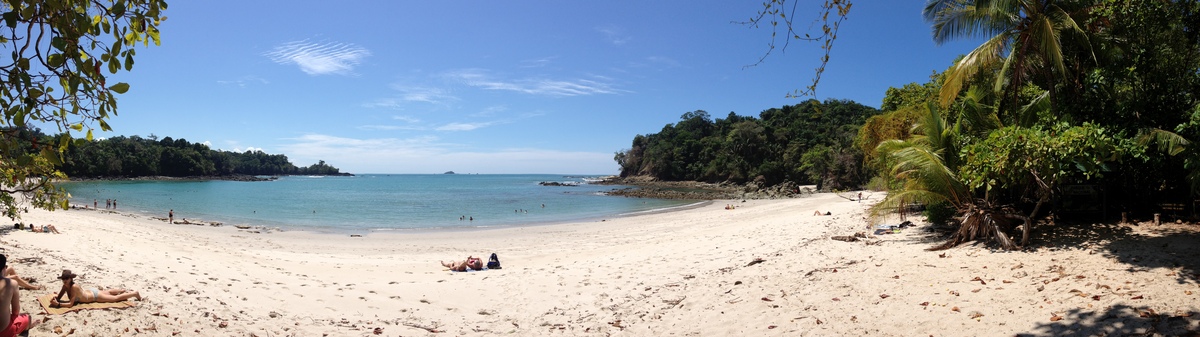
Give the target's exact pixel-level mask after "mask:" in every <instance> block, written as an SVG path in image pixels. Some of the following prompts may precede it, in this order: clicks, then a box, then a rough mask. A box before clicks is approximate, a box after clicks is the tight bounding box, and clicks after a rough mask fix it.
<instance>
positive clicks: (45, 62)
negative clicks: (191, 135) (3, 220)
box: [0, 0, 167, 218]
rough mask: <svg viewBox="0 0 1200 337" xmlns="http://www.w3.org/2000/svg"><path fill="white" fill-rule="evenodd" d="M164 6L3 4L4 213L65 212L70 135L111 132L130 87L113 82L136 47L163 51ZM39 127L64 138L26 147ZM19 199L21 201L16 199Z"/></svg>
mask: <svg viewBox="0 0 1200 337" xmlns="http://www.w3.org/2000/svg"><path fill="white" fill-rule="evenodd" d="M166 8H167V4H166V2H165V1H163V0H119V1H98V0H56V1H37V0H35V1H16V0H2V1H0V18H2V19H3V23H2V26H0V49H3V51H4V52H3V54H4V55H5V57H4V59H3V60H2V61H0V78H2V79H3V85H0V112H2V113H3V117H2V118H0V128H4V130H3V131H0V153H2V154H3V156H0V212H3V214H4V215H5V216H7V217H9V218H15V217H17V216H18V214H19V213H18V212H17V211H18V210H19V209H20V208H21V207H20V206H19V205H18V200H20V199H23V201H22V202H25V203H28V204H30V205H32V206H33V207H37V208H46V209H53V208H65V207H66V206H67V195H66V192H64V191H63V190H62V189H60V188H56V187H55V186H54V181H55V180H56V179H59V178H62V177H63V175H62V172H60V171H59V170H58V165H59V164H61V162H62V161H61V158H60V155H61V153H62V151H64V150H66V148H67V146H68V144H69V143H71V142H72V139H73V138H74V137H73V136H72V135H71V134H70V132H85V135H84V136H83V137H84V138H86V139H91V136H92V129H93V128H94V127H99V128H100V129H101V130H109V126H108V124H107V123H106V122H105V120H106V119H108V118H109V117H110V116H113V115H116V113H117V100H116V94H122V93H125V92H126V91H127V90H129V88H130V86H129V84H126V83H111V82H109V81H107V79H108V76H109V75H115V74H118V73H119V72H121V71H131V70H132V69H133V65H134V56H135V55H136V49H135V47H137V46H139V45H141V46H149V45H150V43H154V45H158V44H159V30H158V25H159V24H160V23H161V22H162V20H164V19H165V18H166V17H165V16H163V11H164V10H166ZM31 125H41V126H44V127H54V128H57V129H58V130H57V131H58V132H62V134H61V136H59V137H56V138H54V139H50V140H48V141H44V142H40V143H37V144H32V148H28V149H26V148H23V145H22V144H21V141H22V140H23V139H25V140H27V139H29V138H22V136H23V135H22V131H21V130H22V129H23V128H25V127H26V126H31ZM18 197H21V198H20V199H18Z"/></svg>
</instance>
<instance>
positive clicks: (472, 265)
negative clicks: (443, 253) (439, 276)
mask: <svg viewBox="0 0 1200 337" xmlns="http://www.w3.org/2000/svg"><path fill="white" fill-rule="evenodd" d="M438 262H441V263H442V267H446V268H450V270H452V271H467V269H468V268H469V269H471V270H483V259H480V258H477V257H474V256H467V260H465V261H450V262H443V261H438Z"/></svg>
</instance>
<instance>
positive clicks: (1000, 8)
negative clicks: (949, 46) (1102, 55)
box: [924, 0, 1094, 107]
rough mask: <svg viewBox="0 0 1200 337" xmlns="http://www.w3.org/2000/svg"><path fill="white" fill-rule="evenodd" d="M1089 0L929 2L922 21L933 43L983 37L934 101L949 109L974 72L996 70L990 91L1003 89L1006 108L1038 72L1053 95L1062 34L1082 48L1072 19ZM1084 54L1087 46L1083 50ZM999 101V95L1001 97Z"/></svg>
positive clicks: (1062, 69) (1062, 67) (1059, 71)
mask: <svg viewBox="0 0 1200 337" xmlns="http://www.w3.org/2000/svg"><path fill="white" fill-rule="evenodd" d="M1090 1H1091V0H929V1H928V2H926V4H925V10H924V15H925V20H926V21H929V22H931V23H933V40H934V41H935V42H936V43H938V44H942V43H944V42H946V41H950V40H954V39H958V38H969V37H987V40H986V41H984V43H983V44H981V45H980V46H979V47H976V48H975V49H974V50H972V51H971V52H970V53H967V55H966V56H964V57H963V58H962V59H961V60H959V61H958V62H957V63H956V64H955V65H954V66H953V67H951V68H950V70H949V71H947V74H946V77H945V80H944V83H943V84H942V91H941V94H940V101H941V104H942V106H949V104H950V102H952V101H953V100H954V99H955V98H956V97H958V94H959V92H960V91H962V89H963V87H964V86H967V85H968V83H969V82H970V81H973V80H975V77H976V75H977V74H980V73H982V72H987V71H991V70H994V69H997V68H999V71H998V73H997V74H996V76H995V83H994V84H993V90H994V91H995V92H997V93H1004V90H1005V89H1006V88H1007V90H1008V91H1007V93H1008V97H1011V99H1012V106H1014V107H1015V106H1016V93H1015V91H1016V89H1017V88H1020V87H1021V85H1022V84H1024V83H1025V82H1026V80H1028V79H1029V78H1031V77H1033V76H1034V75H1038V74H1041V75H1042V76H1044V77H1045V80H1046V83H1047V84H1048V85H1049V88H1047V90H1048V91H1050V92H1051V95H1053V91H1054V88H1053V83H1055V80H1054V79H1055V76H1056V75H1058V76H1062V75H1065V74H1066V72H1067V71H1066V66H1065V64H1064V62H1063V58H1064V56H1063V44H1062V42H1063V35H1064V34H1063V33H1064V32H1074V33H1075V34H1076V35H1077V36H1078V37H1080V38H1081V39H1082V41H1083V42H1084V43H1085V44H1087V39H1088V38H1087V34H1086V33H1085V32H1084V30H1083V29H1082V28H1081V27H1080V25H1079V23H1078V22H1079V21H1080V20H1077V18H1076V17H1077V16H1080V15H1082V14H1085V13H1086V12H1087V11H1086V10H1084V9H1086V8H1088V7H1089V6H1090ZM1087 48H1088V49H1089V50H1090V45H1089V46H1088V47H1087ZM1093 58H1094V57H1093ZM1001 97H1004V96H1003V95H1001Z"/></svg>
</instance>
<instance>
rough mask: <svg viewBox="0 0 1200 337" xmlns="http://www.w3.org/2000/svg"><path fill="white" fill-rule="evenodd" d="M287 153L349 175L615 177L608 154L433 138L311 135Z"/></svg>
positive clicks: (285, 148)
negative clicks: (472, 145)
mask: <svg viewBox="0 0 1200 337" xmlns="http://www.w3.org/2000/svg"><path fill="white" fill-rule="evenodd" d="M289 140H290V141H292V144H289V145H284V146H283V152H284V153H287V154H288V158H290V159H291V160H292V162H296V163H309V162H312V163H315V162H317V160H325V162H326V163H329V164H330V165H333V166H334V167H338V168H340V169H342V171H343V172H350V173H442V172H445V171H455V172H460V173H560V174H614V173H616V171H617V165H616V163H615V162H614V161H613V159H612V156H613V155H612V153H609V152H603V153H598V152H573V151H557V150H546V149H532V148H501V149H496V150H487V149H466V148H464V146H462V145H455V144H447V143H441V142H440V140H439V138H437V137H432V136H425V137H413V138H405V139H399V138H376V139H355V138H344V137H335V136H329V135H319V134H310V135H305V136H302V137H299V138H295V139H289Z"/></svg>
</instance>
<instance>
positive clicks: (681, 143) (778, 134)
mask: <svg viewBox="0 0 1200 337" xmlns="http://www.w3.org/2000/svg"><path fill="white" fill-rule="evenodd" d="M878 113H879V110H877V109H875V108H872V107H869V106H865V105H862V104H858V103H855V102H852V101H845V100H826V101H825V102H820V101H816V100H809V101H807V102H804V103H801V104H797V105H789V106H783V107H781V108H772V109H768V110H765V111H763V112H761V113H760V114H759V117H758V118H755V117H749V116H739V115H737V114H735V113H733V112H730V113H729V115H728V116H726V117H725V118H717V119H716V120H713V119H712V118H711V117H709V115H708V113H707V112H705V111H703V110H700V111H693V112H689V113H686V114H683V116H682V117H681V118H680V121H679V122H678V123H675V124H667V125H666V126H664V127H663V128H662V130H661V131H659V132H658V133H654V134H648V135H637V136H636V137H634V138H633V145H632V146H631V147H630V148H629V149H627V150H623V151H620V152H617V154H616V157H615V159H616V161H617V163H618V164H619V165H620V167H621V176H622V177H629V176H635V175H646V176H652V177H655V178H658V179H662V180H695V181H707V182H726V181H727V182H733V183H746V182H757V183H761V184H765V185H774V184H778V183H781V182H784V181H791V182H794V183H798V184H816V185H817V186H818V188H819V189H825V188H833V189H841V188H851V187H858V186H860V185H862V184H864V183H865V181H864V179H865V178H867V176H866V175H865V174H864V171H863V166H862V163H863V154H862V152H861V151H859V150H858V149H857V148H855V147H854V146H853V142H854V139H855V137H856V134H857V132H858V129H859V127H860V126H862V124H863V122H864V121H865V120H866V119H867V118H868V117H871V116H874V115H876V114H878Z"/></svg>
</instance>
